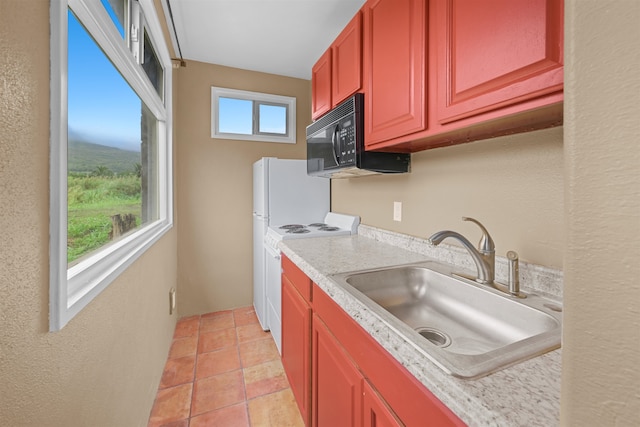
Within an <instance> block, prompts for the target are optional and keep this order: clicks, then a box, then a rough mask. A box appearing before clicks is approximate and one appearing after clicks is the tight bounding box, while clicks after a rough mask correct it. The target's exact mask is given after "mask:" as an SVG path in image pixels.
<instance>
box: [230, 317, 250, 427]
mask: <svg viewBox="0 0 640 427" xmlns="http://www.w3.org/2000/svg"><path fill="white" fill-rule="evenodd" d="M233 324H234V325H235V329H236V351H237V353H238V360H239V361H240V374H241V375H242V386H243V391H244V410H245V412H246V414H247V421H249V426H248V427H251V412H249V399H248V396H247V381H246V379H245V376H244V363H243V362H242V357H241V356H240V336H239V333H238V324H237V323H236V313H235V311H233Z"/></svg>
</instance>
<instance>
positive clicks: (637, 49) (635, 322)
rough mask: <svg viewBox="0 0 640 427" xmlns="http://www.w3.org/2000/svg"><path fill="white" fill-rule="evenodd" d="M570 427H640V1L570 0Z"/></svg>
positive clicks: (565, 359) (565, 371) (566, 336)
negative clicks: (639, 426)
mask: <svg viewBox="0 0 640 427" xmlns="http://www.w3.org/2000/svg"><path fill="white" fill-rule="evenodd" d="M566 9H567V17H568V18H567V28H566V34H567V39H568V40H569V43H567V46H566V51H565V52H566V57H567V68H568V69H569V73H568V76H567V78H566V79H565V81H566V82H567V83H566V90H565V93H566V96H565V122H566V125H565V160H566V162H565V165H566V169H565V182H566V210H565V222H566V230H567V232H566V235H567V240H566V248H565V270H564V271H565V292H564V295H565V304H564V306H565V311H564V328H563V344H562V345H563V352H562V397H561V403H562V410H561V417H562V424H563V425H567V426H614V425H615V426H637V425H640V368H639V367H640V281H639V280H638V278H639V277H640V241H639V238H640V145H639V142H640V25H638V23H640V2H638V1H636V0H615V1H613V0H606V1H603V0H567V2H566Z"/></svg>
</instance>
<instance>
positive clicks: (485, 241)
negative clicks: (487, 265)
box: [462, 216, 496, 254]
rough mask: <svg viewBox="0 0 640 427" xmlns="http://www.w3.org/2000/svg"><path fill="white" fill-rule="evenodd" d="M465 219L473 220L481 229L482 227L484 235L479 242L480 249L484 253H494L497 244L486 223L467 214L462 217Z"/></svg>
mask: <svg viewBox="0 0 640 427" xmlns="http://www.w3.org/2000/svg"><path fill="white" fill-rule="evenodd" d="M462 220H463V221H471V222H473V223H475V224H476V225H477V226H478V227H480V229H482V237H481V238H480V242H479V243H478V250H479V251H480V252H482V253H484V254H490V253H494V252H495V251H496V246H495V244H494V243H493V239H492V238H491V236H490V235H489V232H488V231H487V229H486V228H484V225H482V224H481V223H480V221H478V220H477V219H473V218H469V217H466V216H463V217H462Z"/></svg>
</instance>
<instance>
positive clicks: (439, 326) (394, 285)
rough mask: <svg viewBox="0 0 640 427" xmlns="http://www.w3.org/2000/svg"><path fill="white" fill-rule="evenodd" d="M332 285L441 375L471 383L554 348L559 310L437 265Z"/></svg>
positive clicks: (339, 278)
mask: <svg viewBox="0 0 640 427" xmlns="http://www.w3.org/2000/svg"><path fill="white" fill-rule="evenodd" d="M332 279H333V280H334V281H336V282H337V283H339V284H340V285H342V286H343V287H344V288H345V289H346V290H347V291H348V292H350V293H351V294H352V295H354V296H355V297H356V298H358V299H359V300H360V301H362V302H363V303H364V304H365V305H366V306H367V307H368V308H369V309H371V311H373V312H374V313H376V314H377V315H378V316H379V317H380V318H381V319H382V320H383V321H385V322H386V323H387V324H388V325H389V326H390V327H391V328H393V329H395V330H396V331H397V332H398V333H400V334H401V335H403V336H404V338H405V339H406V340H407V341H409V342H410V343H412V344H414V345H415V346H416V347H417V348H418V349H419V350H420V351H422V352H423V353H424V354H425V355H426V356H427V357H429V358H430V359H431V360H432V361H434V362H435V363H436V364H437V365H439V366H440V367H441V368H443V369H444V370H445V371H446V372H448V373H450V374H452V375H454V376H457V377H461V378H477V377H480V376H483V375H486V374H489V373H491V372H494V371H496V370H499V369H502V368H504V367H507V366H510V365H512V364H514V363H517V362H519V361H522V360H525V359H527V358H530V357H533V356H536V355H539V354H542V353H545V352H547V351H550V350H553V349H556V348H558V347H560V336H561V325H562V322H561V310H562V309H561V307H560V306H559V305H558V304H556V303H554V302H552V301H550V300H546V299H544V298H542V297H539V296H537V295H532V294H529V295H527V296H526V298H516V297H512V296H509V295H508V294H504V293H502V292H500V291H498V290H496V289H493V288H491V287H488V286H486V285H480V284H478V283H476V282H474V281H471V280H467V279H464V278H462V277H457V276H454V275H453V274H452V272H451V268H450V267H448V266H446V265H443V264H439V263H436V262H424V263H420V264H412V265H403V266H395V267H389V268H383V269H377V270H367V271H358V272H351V273H345V274H337V275H334V276H332Z"/></svg>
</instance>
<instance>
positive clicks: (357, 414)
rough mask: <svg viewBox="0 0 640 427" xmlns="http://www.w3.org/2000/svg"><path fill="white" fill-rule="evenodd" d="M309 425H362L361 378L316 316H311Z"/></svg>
mask: <svg viewBox="0 0 640 427" xmlns="http://www.w3.org/2000/svg"><path fill="white" fill-rule="evenodd" d="M312 336H313V338H312V348H313V357H312V365H313V368H312V369H313V370H312V372H313V376H312V384H313V392H312V399H313V403H312V407H313V409H312V413H313V417H312V424H311V425H312V426H313V427H333V426H353V427H358V426H360V425H361V423H362V381H363V378H362V375H361V374H360V372H359V371H358V370H357V368H356V367H355V366H354V364H353V362H352V361H351V359H349V357H348V356H347V354H346V353H345V351H344V350H343V349H342V347H341V346H340V344H338V342H337V341H336V339H335V338H334V337H333V335H332V334H331V332H329V330H328V329H327V327H326V326H325V324H324V323H323V322H322V320H320V318H319V317H318V316H316V315H314V316H313V332H312Z"/></svg>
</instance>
